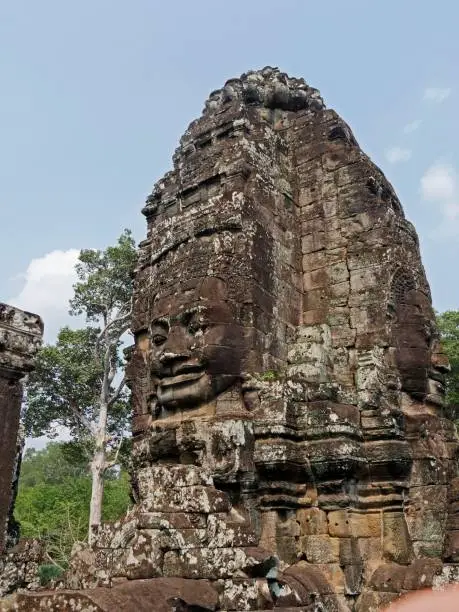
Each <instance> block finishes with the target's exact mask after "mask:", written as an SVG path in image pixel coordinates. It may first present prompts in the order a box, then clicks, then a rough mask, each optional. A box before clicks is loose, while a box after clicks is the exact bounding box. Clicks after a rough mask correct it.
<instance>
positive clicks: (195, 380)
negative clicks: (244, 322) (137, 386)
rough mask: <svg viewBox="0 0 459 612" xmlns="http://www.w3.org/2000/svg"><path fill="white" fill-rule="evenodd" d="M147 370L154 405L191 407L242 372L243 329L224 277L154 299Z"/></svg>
mask: <svg viewBox="0 0 459 612" xmlns="http://www.w3.org/2000/svg"><path fill="white" fill-rule="evenodd" d="M150 334H151V373H152V377H153V383H154V386H155V388H156V401H157V406H158V407H159V408H165V409H167V410H175V409H182V408H192V407H196V406H199V405H201V404H204V403H206V402H209V401H211V400H213V399H214V398H216V397H217V396H218V395H219V394H220V393H222V392H223V391H225V390H226V389H228V388H229V387H230V386H231V385H232V384H233V383H234V382H236V380H237V379H238V378H239V376H240V374H241V355H242V354H243V330H242V327H241V326H240V325H239V324H237V323H236V322H235V320H234V316H233V312H232V309H231V307H230V304H229V303H228V301H227V299H226V288H225V284H224V283H223V281H221V280H220V279H217V278H206V279H204V280H203V281H201V282H200V283H199V284H197V285H196V286H195V287H193V288H192V289H189V290H183V291H180V292H178V293H177V294H176V295H175V296H172V297H169V298H163V299H159V300H157V301H156V302H155V304H154V306H153V311H152V321H151V329H150Z"/></svg>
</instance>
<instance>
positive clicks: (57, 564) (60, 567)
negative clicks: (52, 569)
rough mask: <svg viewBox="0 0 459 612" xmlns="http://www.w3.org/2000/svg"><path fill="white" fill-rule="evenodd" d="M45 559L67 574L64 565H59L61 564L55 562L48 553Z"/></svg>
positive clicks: (46, 552)
mask: <svg viewBox="0 0 459 612" xmlns="http://www.w3.org/2000/svg"><path fill="white" fill-rule="evenodd" d="M45 557H46V558H47V559H48V561H51V563H52V564H53V565H55V566H56V567H58V568H59V569H60V570H62V571H63V572H65V569H64V568H63V567H62V565H59V563H58V562H57V561H55V560H54V559H53V558H52V557H51V555H50V554H49V552H48V551H45Z"/></svg>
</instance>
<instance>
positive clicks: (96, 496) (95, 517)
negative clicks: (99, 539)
mask: <svg viewBox="0 0 459 612" xmlns="http://www.w3.org/2000/svg"><path fill="white" fill-rule="evenodd" d="M107 414H108V405H107V402H105V401H104V402H101V406H100V412H99V422H98V424H97V429H96V434H95V448H94V455H93V458H92V461H91V473H92V489H91V502H90V505H89V528H88V542H89V544H93V543H94V539H95V538H94V536H95V530H96V529H97V527H99V525H100V523H101V521H102V499H103V496H104V473H105V467H106V463H105V454H106V449H105V435H106V431H105V430H106V428H107Z"/></svg>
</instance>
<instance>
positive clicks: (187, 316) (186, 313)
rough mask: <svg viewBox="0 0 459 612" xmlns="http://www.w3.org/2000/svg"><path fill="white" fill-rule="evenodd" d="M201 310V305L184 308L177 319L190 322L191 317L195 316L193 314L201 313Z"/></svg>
mask: <svg viewBox="0 0 459 612" xmlns="http://www.w3.org/2000/svg"><path fill="white" fill-rule="evenodd" d="M200 310H201V307H199V306H195V307H194V308H187V309H186V310H184V311H183V312H181V313H180V314H179V315H178V316H177V319H178V320H179V321H180V322H181V323H184V324H186V323H188V322H189V321H190V320H191V318H192V317H193V315H195V314H196V313H199V312H200Z"/></svg>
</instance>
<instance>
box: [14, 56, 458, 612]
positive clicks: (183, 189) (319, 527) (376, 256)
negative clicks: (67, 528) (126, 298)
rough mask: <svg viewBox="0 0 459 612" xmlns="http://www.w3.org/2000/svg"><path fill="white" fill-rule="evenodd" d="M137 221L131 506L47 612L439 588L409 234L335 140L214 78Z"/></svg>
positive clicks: (437, 454)
mask: <svg viewBox="0 0 459 612" xmlns="http://www.w3.org/2000/svg"><path fill="white" fill-rule="evenodd" d="M143 213H144V214H145V216H146V218H147V223H148V231H147V238H146V240H144V241H143V242H142V243H141V245H140V256H139V264H138V269H137V275H136V285H135V295H134V317H133V323H132V331H133V334H134V337H135V347H134V349H133V353H132V358H131V361H130V365H129V372H128V374H129V379H130V386H131V389H132V401H133V409H134V421H133V460H134V465H135V474H134V497H135V498H136V504H135V506H134V508H133V509H132V511H130V513H129V514H128V516H127V517H126V518H125V519H124V520H123V521H121V522H119V523H117V524H115V525H107V526H104V527H103V528H102V529H101V530H100V533H99V539H98V543H97V544H96V545H95V546H94V548H93V549H90V550H88V549H82V550H81V551H79V552H77V553H76V555H75V557H74V560H73V566H72V571H71V573H70V574H69V576H68V577H67V579H66V581H67V582H66V586H67V588H72V589H86V590H84V591H75V590H74V591H72V593H71V594H70V595H66V594H65V593H66V592H65V591H61V592H60V593H59V595H57V594H52V593H48V594H46V593H45V594H42V595H40V597H41V600H42V602H43V603H44V600H45V599H47V600H49V601H51V600H52V601H57V600H58V599H56V598H60V599H59V601H60V602H64V601H65V597H67V596H68V597H73V598H75V597H76V598H77V600H78V601H81V602H83V601H87V602H92V603H91V604H89V603H88V606H89V605H93V606H96V607H93V608H89V607H88V608H87V609H97V610H108V609H113V608H110V607H109V605H114V604H113V602H115V601H116V602H118V603H117V605H119V606H121V602H125V601H128V599H129V597H132V596H134V595H133V594H135V596H136V597H137V599H136V602H137V603H136V605H137V607H138V608H139V609H142V610H143V609H145V610H147V609H155V610H156V609H157V610H182V609H183V610H191V609H193V610H195V609H199V610H228V611H229V610H268V609H273V608H274V609H279V610H294V609H301V610H311V611H312V610H327V611H328V610H330V611H334V610H341V611H346V610H347V611H350V610H355V611H360V612H367V611H371V610H378V609H381V608H382V607H384V606H385V605H388V604H389V603H390V602H391V601H393V600H394V599H396V598H397V597H398V596H399V595H400V594H401V593H403V592H406V591H409V590H413V589H418V588H421V587H425V586H431V585H432V584H435V585H441V584H444V583H447V582H450V581H454V580H455V576H456V575H457V571H456V566H455V562H456V561H457V560H458V559H459V535H458V534H459V516H458V515H456V513H455V512H456V506H457V501H458V500H459V485H458V481H457V452H458V448H459V446H458V439H457V436H456V431H455V427H454V423H453V422H452V421H451V420H449V419H448V418H447V416H446V415H445V414H444V407H443V398H444V389H443V377H444V374H445V372H447V371H448V363H447V360H446V358H445V356H444V355H443V353H442V350H441V346H440V343H439V340H438V331H437V329H436V327H435V319H434V313H433V310H432V304H431V296H430V290H429V286H428V283H427V280H426V276H425V272H424V269H423V266H422V263H421V258H420V253H419V243H418V238H417V235H416V232H415V230H414V228H413V226H412V224H411V223H410V222H409V221H407V220H406V218H405V216H404V213H403V209H402V207H401V204H400V202H399V200H398V198H397V196H396V194H395V193H394V190H393V188H392V187H391V185H390V184H389V183H388V181H387V180H386V178H385V177H384V175H383V174H382V172H381V171H380V170H379V168H377V167H376V166H375V165H374V164H373V163H372V162H371V160H370V159H369V158H368V157H367V156H366V155H365V154H364V153H363V152H362V150H361V149H360V147H359V145H358V143H357V142H356V140H355V138H354V136H353V134H352V131H351V130H350V128H349V127H348V126H347V125H346V123H345V122H344V121H343V120H342V119H341V118H340V117H339V116H338V115H337V114H336V113H335V112H334V111H332V110H327V109H326V108H325V105H324V103H323V101H322V99H321V97H320V95H319V93H318V92H317V91H316V90H314V89H312V88H311V87H309V86H308V85H307V84H306V83H305V81H304V80H303V79H295V78H290V77H288V76H287V75H286V74H284V73H282V72H280V71H279V70H278V69H275V68H269V67H268V68H265V69H263V70H261V71H257V72H249V73H247V74H244V75H242V76H241V77H240V78H239V79H231V80H229V81H227V83H226V84H225V86H224V87H223V89H221V90H218V91H215V92H213V93H212V94H211V95H210V97H209V99H208V100H207V102H206V106H205V109H204V111H203V114H202V116H201V117H200V118H199V119H198V120H196V121H194V122H193V123H191V125H190V126H189V128H188V130H187V131H186V133H185V134H184V136H183V137H182V139H181V141H180V146H179V148H178V149H177V151H176V153H175V155H174V167H173V170H172V171H171V172H169V173H168V174H166V175H165V176H164V177H163V179H161V180H160V181H159V182H158V183H157V184H156V186H155V188H154V190H153V193H152V195H151V196H150V197H149V198H148V200H147V203H146V206H145V208H144V209H143ZM108 587H111V588H108ZM88 589H89V590H88ZM21 601H23V602H25V603H23V605H24V606H25V605H28V604H27V601H28V602H29V604H30V597H29V599H27V597H25V596H24V597H23V599H22V600H21ZM75 601H76V600H75ZM152 601H154V602H155V605H156V606H157V607H156V608H151V607H150V608H148V607H147V606H148V605H150V606H151V602H152ZM107 602H108V603H107ZM148 602H150V603H148ZM62 605H64V604H62ZM142 605H144V606H145V607H144V608H142V607H141V606H142ZM97 606H98V607H97ZM174 606H175V607H174ZM179 606H182V607H179ZM192 606H200V607H199V608H194V607H192ZM19 609H28V608H26V607H24V608H19ZM59 609H67V608H59ZM81 609H86V608H81ZM119 609H121V607H120V608H119ZM123 609H128V608H123Z"/></svg>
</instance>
